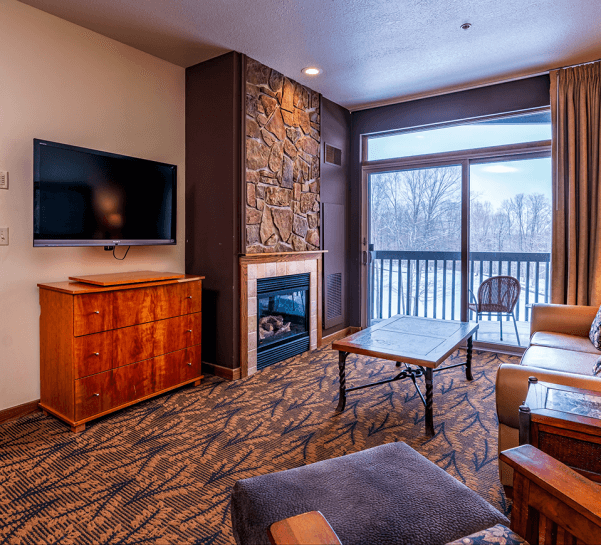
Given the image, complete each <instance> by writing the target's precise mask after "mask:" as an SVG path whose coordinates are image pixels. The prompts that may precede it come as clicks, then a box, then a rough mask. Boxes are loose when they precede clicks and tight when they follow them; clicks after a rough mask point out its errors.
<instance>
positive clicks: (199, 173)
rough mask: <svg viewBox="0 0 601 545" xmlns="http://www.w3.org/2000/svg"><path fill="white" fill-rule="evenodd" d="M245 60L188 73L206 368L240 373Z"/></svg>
mask: <svg viewBox="0 0 601 545" xmlns="http://www.w3.org/2000/svg"><path fill="white" fill-rule="evenodd" d="M241 112H242V97H241V56H240V54H238V53H228V54H226V55H222V56H220V57H217V58H215V59H211V60H210V61H207V62H204V63H201V64H198V65H196V66H192V67H190V68H187V69H186V273H189V274H200V275H204V276H206V279H205V281H204V283H203V309H202V310H203V326H202V327H203V332H202V333H203V335H202V342H203V344H202V350H203V354H202V355H203V358H202V359H203V361H207V362H209V363H213V364H216V365H220V366H222V367H229V368H235V367H238V366H239V362H238V360H239V357H238V356H239V337H240V336H239V323H238V322H239V320H238V316H239V300H240V295H239V278H238V276H239V272H238V251H239V247H240V231H241V229H240V218H239V216H240V209H239V205H238V203H239V202H240V168H241V167H240V161H241V134H240V133H241V126H242V119H241Z"/></svg>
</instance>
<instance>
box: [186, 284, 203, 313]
mask: <svg viewBox="0 0 601 545" xmlns="http://www.w3.org/2000/svg"><path fill="white" fill-rule="evenodd" d="M182 285H183V286H184V287H185V295H184V314H192V313H193V312H200V311H201V310H202V282H200V281H199V280H196V281H192V282H185V283H184V284H182Z"/></svg>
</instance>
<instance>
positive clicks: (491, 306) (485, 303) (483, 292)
mask: <svg viewBox="0 0 601 545" xmlns="http://www.w3.org/2000/svg"><path fill="white" fill-rule="evenodd" d="M521 290H522V287H521V286H520V281H519V280H518V279H517V278H514V277H513V276H491V277H490V278H487V279H486V280H485V281H484V282H482V284H480V287H479V288H478V298H476V297H475V296H474V293H473V292H472V290H470V296H471V298H472V300H473V303H469V304H468V308H469V309H470V310H471V311H473V312H475V313H476V322H479V321H480V316H481V315H482V314H487V313H494V314H497V315H498V316H502V315H503V316H511V317H512V318H513V327H515V336H516V337H517V340H518V346H520V335H519V333H518V326H517V323H516V321H515V314H514V312H513V309H514V308H515V305H516V303H517V302H518V299H519V298H520V292H521ZM499 324H500V328H501V340H503V320H502V319H501V320H499ZM477 338H478V332H476V339H477Z"/></svg>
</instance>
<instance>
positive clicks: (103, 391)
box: [75, 371, 115, 420]
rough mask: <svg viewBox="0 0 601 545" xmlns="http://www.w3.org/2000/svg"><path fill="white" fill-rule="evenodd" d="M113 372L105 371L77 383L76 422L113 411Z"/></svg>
mask: <svg viewBox="0 0 601 545" xmlns="http://www.w3.org/2000/svg"><path fill="white" fill-rule="evenodd" d="M113 390H114V381H113V372H112V371H105V372H104V373H98V374H97V375H92V376H91V377H86V378H81V379H79V380H76V381H75V420H83V419H84V418H89V417H91V416H94V415H95V414H100V413H102V412H104V411H108V410H110V409H112V408H113V407H114V406H115V404H114V400H113V398H114V397H115V396H114V392H113Z"/></svg>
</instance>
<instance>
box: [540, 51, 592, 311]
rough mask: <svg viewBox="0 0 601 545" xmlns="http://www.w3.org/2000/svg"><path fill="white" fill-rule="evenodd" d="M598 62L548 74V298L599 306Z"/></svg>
mask: <svg viewBox="0 0 601 545" xmlns="http://www.w3.org/2000/svg"><path fill="white" fill-rule="evenodd" d="M600 115H601V63H599V62H595V63H592V64H586V65H582V66H577V67H574V68H566V69H561V70H554V71H552V72H551V116H552V119H553V251H552V257H551V261H552V264H551V267H552V274H553V277H552V283H551V301H552V302H553V303H563V304H569V305H599V304H601V247H600V246H601V221H599V213H600V212H601V196H600V188H599V183H600V171H599V169H600V155H601V150H600V143H601V138H600V136H601V119H600Z"/></svg>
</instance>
